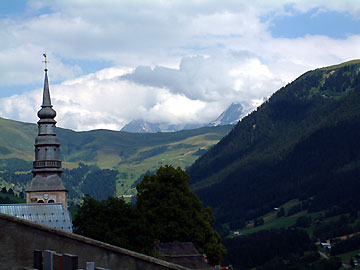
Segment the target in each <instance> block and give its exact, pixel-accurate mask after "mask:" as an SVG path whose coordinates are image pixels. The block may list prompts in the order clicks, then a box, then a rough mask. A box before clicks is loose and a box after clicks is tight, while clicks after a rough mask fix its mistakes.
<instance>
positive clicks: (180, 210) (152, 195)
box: [136, 166, 226, 264]
mask: <svg viewBox="0 0 360 270" xmlns="http://www.w3.org/2000/svg"><path fill="white" fill-rule="evenodd" d="M188 182H189V175H188V174H187V173H186V172H185V171H183V170H182V169H181V168H177V169H175V168H174V167H172V166H162V167H160V168H159V170H158V171H157V173H156V174H154V175H145V177H144V179H143V181H142V182H141V183H140V184H138V185H137V187H136V188H137V191H138V197H137V206H136V207H137V209H138V210H139V212H140V213H141V215H142V216H143V217H144V218H145V219H146V221H147V223H148V224H149V229H150V231H151V234H152V236H153V237H154V239H158V240H160V241H161V242H193V243H194V244H195V245H196V246H197V247H198V248H199V251H200V252H205V253H206V254H207V256H208V259H209V262H210V263H211V264H217V263H219V262H220V260H221V259H222V257H223V255H224V254H225V253H226V249H225V247H224V246H223V244H222V242H221V238H220V236H219V234H218V233H217V232H216V231H215V230H214V229H213V223H214V217H213V215H212V211H211V208H210V207H203V205H202V202H201V201H200V199H199V198H198V197H197V196H196V195H195V194H194V193H193V192H192V191H191V190H190V188H189V184H188Z"/></svg>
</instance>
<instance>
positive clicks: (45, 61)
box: [43, 53, 49, 71]
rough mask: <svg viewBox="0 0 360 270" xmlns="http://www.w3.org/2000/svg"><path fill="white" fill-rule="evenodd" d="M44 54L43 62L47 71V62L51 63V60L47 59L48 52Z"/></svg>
mask: <svg viewBox="0 0 360 270" xmlns="http://www.w3.org/2000/svg"><path fill="white" fill-rule="evenodd" d="M43 56H44V58H45V60H44V61H43V63H45V71H47V63H49V61H48V60H47V56H46V53H43Z"/></svg>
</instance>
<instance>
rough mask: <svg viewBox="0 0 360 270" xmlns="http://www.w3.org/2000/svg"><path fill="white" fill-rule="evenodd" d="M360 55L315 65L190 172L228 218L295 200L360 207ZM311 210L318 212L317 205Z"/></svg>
mask: <svg viewBox="0 0 360 270" xmlns="http://www.w3.org/2000/svg"><path fill="white" fill-rule="evenodd" d="M359 70H360V60H355V61H351V62H347V63H344V64H341V65H337V66H332V67H327V68H321V69H316V70H314V71H309V72H307V73H305V74H303V75H302V76H300V77H299V78H298V79H296V80H295V81H294V82H292V83H291V84H288V85H287V86H286V87H283V88H281V89H280V90H278V91H277V92H276V93H275V94H273V96H272V97H271V98H270V99H269V100H268V101H267V102H266V103H264V104H262V105H261V106H260V107H259V108H258V109H257V110H256V111H254V112H253V113H251V114H250V115H248V116H247V117H245V118H243V119H242V121H240V122H239V123H238V124H237V125H236V126H235V128H234V129H233V130H232V131H231V132H230V133H229V134H228V135H227V136H226V137H224V138H223V139H222V140H221V141H220V142H219V143H218V144H217V145H216V146H215V147H213V148H212V149H211V150H210V151H208V152H207V153H205V154H204V155H203V156H202V157H200V158H199V159H198V160H197V161H196V162H195V163H194V164H193V165H192V166H191V167H190V168H189V170H188V172H189V173H190V175H191V186H192V188H193V189H194V190H195V191H196V193H197V194H198V195H199V197H200V199H201V200H203V201H204V202H205V204H207V205H210V206H212V207H213V208H214V211H215V215H216V217H217V219H218V222H220V223H230V224H236V223H241V222H242V221H244V220H249V219H251V218H254V217H257V216H260V215H262V214H264V213H266V212H267V211H269V210H270V209H272V208H274V207H278V206H279V205H280V204H282V203H284V202H286V201H288V200H290V199H292V198H299V199H301V200H304V199H309V198H311V204H310V205H309V208H311V209H312V210H314V211H315V210H316V209H324V208H327V207H330V206H332V205H346V204H351V205H352V206H353V207H355V208H356V207H358V208H359V209H360V199H359V198H360V197H359V196H357V195H356V194H357V191H358V190H360V177H359V176H360V72H359ZM311 209H310V210H311Z"/></svg>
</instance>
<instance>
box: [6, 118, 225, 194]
mask: <svg viewBox="0 0 360 270" xmlns="http://www.w3.org/2000/svg"><path fill="white" fill-rule="evenodd" d="M231 128H232V126H222V127H204V128H200V129H195V130H184V131H178V132H171V133H147V134H141V133H128V132H117V131H109V130H94V131H87V132H75V131H72V130H68V129H62V128H58V129H57V135H58V137H59V139H60V142H61V155H62V157H61V158H62V160H63V161H64V162H63V167H64V168H66V169H69V170H70V169H74V168H77V167H78V165H79V163H83V164H85V165H89V166H92V165H96V166H98V167H99V168H100V169H114V170H117V171H118V172H119V173H118V175H117V181H116V187H117V192H116V194H117V195H122V194H127V195H131V194H134V189H133V187H134V186H133V185H134V182H135V181H136V180H138V179H139V177H140V176H141V175H143V174H144V173H146V172H148V171H149V172H152V171H155V170H156V169H157V168H159V167H160V166H161V165H165V164H170V165H174V166H180V167H182V168H186V167H188V166H190V165H191V164H192V163H193V162H194V161H195V160H196V159H197V158H198V157H199V156H200V155H201V154H202V153H204V152H205V151H206V150H208V149H209V148H210V147H211V146H212V145H214V144H215V143H217V142H218V141H219V140H220V139H221V138H222V137H223V136H225V135H226V134H227V133H228V132H229V131H230V130H231ZM36 136H37V126H36V125H35V124H26V123H21V122H17V121H13V120H7V119H3V118H0V171H3V172H12V173H15V172H26V171H30V170H31V167H32V161H33V159H34V146H33V145H34V141H35V137H36ZM66 172H67V171H66ZM0 177H1V176H0ZM2 178H4V177H2ZM8 178H9V177H8ZM3 180H5V181H6V180H7V179H3ZM29 180H31V176H30V179H29ZM79 181H80V180H79ZM21 183H23V181H21Z"/></svg>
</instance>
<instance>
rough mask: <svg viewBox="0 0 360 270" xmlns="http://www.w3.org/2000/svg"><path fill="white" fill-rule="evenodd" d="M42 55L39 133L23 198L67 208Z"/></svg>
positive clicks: (58, 147) (58, 145)
mask: <svg viewBox="0 0 360 270" xmlns="http://www.w3.org/2000/svg"><path fill="white" fill-rule="evenodd" d="M44 57H45V61H44V62H45V81H44V91H43V102H42V105H41V109H40V110H39V112H38V117H39V118H40V120H39V121H38V131H39V132H38V136H37V137H36V139H35V161H34V164H33V167H34V169H33V170H32V173H33V175H34V178H33V179H32V180H31V183H30V186H28V187H27V188H26V202H27V203H33V202H42V203H51V202H61V203H62V204H63V206H64V208H65V209H66V208H67V201H66V197H67V190H66V189H65V187H64V185H63V182H62V180H61V173H62V169H61V160H60V143H59V140H58V138H57V137H56V132H55V129H56V127H55V124H56V121H55V120H54V118H55V116H56V111H55V110H54V109H53V108H52V105H51V99H50V89H49V79H48V73H47V72H48V69H47V66H46V64H47V63H48V62H47V59H46V54H44Z"/></svg>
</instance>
